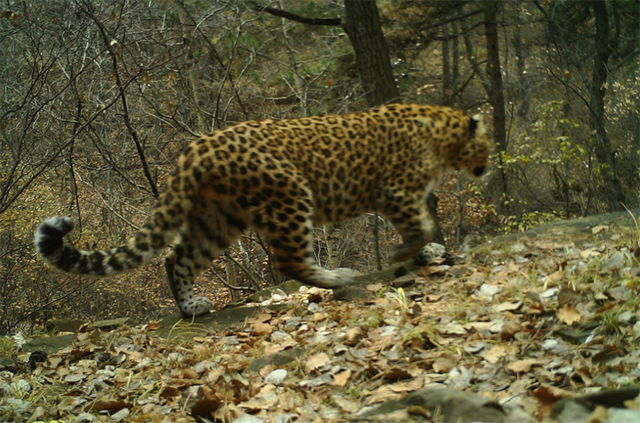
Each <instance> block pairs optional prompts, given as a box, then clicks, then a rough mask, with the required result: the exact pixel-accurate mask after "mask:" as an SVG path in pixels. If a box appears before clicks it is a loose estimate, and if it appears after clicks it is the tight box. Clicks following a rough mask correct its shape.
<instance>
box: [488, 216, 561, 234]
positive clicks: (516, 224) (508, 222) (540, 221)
mask: <svg viewBox="0 0 640 423" xmlns="http://www.w3.org/2000/svg"><path fill="white" fill-rule="evenodd" d="M561 219H562V218H561V217H560V216H558V215H557V213H556V212H540V211H533V212H530V213H524V214H523V215H522V216H520V217H518V216H508V217H506V218H505V219H503V221H502V227H501V228H500V229H501V231H502V232H504V233H507V234H510V233H515V232H524V231H528V230H529V229H531V228H533V227H535V226H538V225H544V224H546V223H552V222H556V221H558V220H561Z"/></svg>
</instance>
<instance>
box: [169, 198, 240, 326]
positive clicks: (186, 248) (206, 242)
mask: <svg viewBox="0 0 640 423" xmlns="http://www.w3.org/2000/svg"><path fill="white" fill-rule="evenodd" d="M240 217H241V216H240V215H239V214H238V215H236V214H231V213H225V212H224V211H223V210H221V209H220V208H219V207H217V206H216V204H215V203H214V202H212V201H207V200H205V199H203V200H201V204H198V205H197V206H196V207H194V209H193V211H192V213H191V214H190V215H189V219H188V221H189V225H188V229H187V231H186V232H185V233H183V234H182V239H181V241H180V242H179V243H178V244H176V245H175V246H174V247H173V249H172V250H171V252H170V253H169V255H168V256H167V258H166V260H165V268H166V270H167V277H168V279H169V286H170V288H171V292H172V293H173V297H174V298H175V300H176V304H177V305H178V308H179V309H180V312H181V313H182V315H183V316H185V317H197V316H201V315H203V314H206V313H208V312H209V311H210V310H211V309H212V307H213V302H212V301H211V300H210V299H209V298H207V297H202V296H195V295H194V290H193V288H194V281H195V279H196V277H198V276H199V275H200V274H201V273H202V272H203V271H204V270H205V269H206V268H207V267H209V265H210V264H211V261H212V260H213V259H215V258H216V257H218V256H219V255H220V254H222V253H223V252H224V251H225V250H226V249H227V247H228V246H229V245H231V244H232V243H233V242H235V241H236V240H237V239H238V238H239V237H240V235H241V234H242V232H243V231H244V228H245V227H246V225H245V223H244V221H243V220H242V219H241V218H240Z"/></svg>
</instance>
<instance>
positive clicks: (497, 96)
mask: <svg viewBox="0 0 640 423" xmlns="http://www.w3.org/2000/svg"><path fill="white" fill-rule="evenodd" d="M499 7H500V3H499V2H496V1H487V2H486V3H485V10H484V15H485V29H486V38H487V71H486V72H487V79H488V82H489V84H488V88H489V90H488V92H487V94H488V95H489V102H490V103H491V105H492V106H493V140H494V142H495V148H496V150H497V151H496V152H497V153H502V152H504V151H506V150H507V131H506V121H507V119H506V113H505V107H504V90H503V85H502V68H501V66H500V44H499V39H498V9H499ZM498 157H501V155H499V156H498ZM499 160H500V161H501V159H499ZM500 165H501V166H499V167H498V169H497V173H498V174H497V176H496V177H497V179H498V182H499V184H500V190H501V191H502V192H501V193H496V194H498V197H499V196H501V195H505V194H507V192H508V186H507V175H506V173H505V172H504V170H503V169H504V167H503V166H502V163H500Z"/></svg>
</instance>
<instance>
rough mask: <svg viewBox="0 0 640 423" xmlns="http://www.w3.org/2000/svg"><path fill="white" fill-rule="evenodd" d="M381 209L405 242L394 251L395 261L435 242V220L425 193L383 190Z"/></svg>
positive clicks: (405, 258) (404, 258)
mask: <svg viewBox="0 0 640 423" xmlns="http://www.w3.org/2000/svg"><path fill="white" fill-rule="evenodd" d="M377 201H378V204H379V208H380V210H381V211H382V213H383V214H384V215H385V216H386V217H387V219H389V221H391V223H392V224H393V226H394V227H395V229H396V230H397V231H398V233H399V234H400V236H402V244H400V245H398V246H396V247H395V248H394V249H393V250H392V252H391V259H392V260H393V261H396V262H400V261H405V260H408V259H410V258H412V257H415V256H416V255H417V254H418V253H419V252H420V250H421V248H422V247H424V246H425V245H426V244H427V243H428V242H431V241H433V239H434V236H435V233H436V223H435V220H434V219H433V217H432V216H431V213H430V212H429V208H428V206H427V201H426V194H425V193H406V192H403V191H400V190H393V189H387V190H381V191H380V193H379V197H378V200H377Z"/></svg>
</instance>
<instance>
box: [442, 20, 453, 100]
mask: <svg viewBox="0 0 640 423" xmlns="http://www.w3.org/2000/svg"><path fill="white" fill-rule="evenodd" d="M449 55H450V53H449V31H448V29H447V25H444V26H443V27H442V99H443V101H442V102H443V104H444V105H445V106H451V103H452V99H451V92H452V90H451V63H450V62H449Z"/></svg>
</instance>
